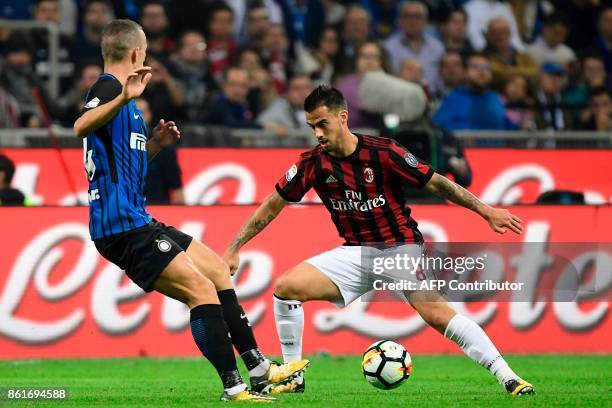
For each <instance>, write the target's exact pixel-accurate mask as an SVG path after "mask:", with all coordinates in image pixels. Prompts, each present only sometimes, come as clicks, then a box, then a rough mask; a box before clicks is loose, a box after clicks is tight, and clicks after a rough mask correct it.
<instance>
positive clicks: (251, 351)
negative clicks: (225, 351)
mask: <svg viewBox="0 0 612 408" xmlns="http://www.w3.org/2000/svg"><path fill="white" fill-rule="evenodd" d="M217 296H218V297H219V301H220V302H221V307H222V309H223V317H224V318H225V322H226V323H227V327H228V328H229V331H230V333H231V335H232V343H234V346H235V347H236V350H238V353H240V355H241V356H242V358H243V360H244V364H245V365H246V366H247V369H249V370H251V369H253V368H255V367H257V366H258V365H259V364H261V363H262V362H263V361H265V357H264V356H263V355H262V354H261V352H260V351H259V349H258V348H257V341H256V340H255V336H254V335H253V328H252V327H251V324H250V323H249V320H248V319H247V317H246V314H245V313H244V309H243V308H242V306H240V303H238V298H237V297H236V292H235V291H234V289H226V290H222V291H219V292H217Z"/></svg>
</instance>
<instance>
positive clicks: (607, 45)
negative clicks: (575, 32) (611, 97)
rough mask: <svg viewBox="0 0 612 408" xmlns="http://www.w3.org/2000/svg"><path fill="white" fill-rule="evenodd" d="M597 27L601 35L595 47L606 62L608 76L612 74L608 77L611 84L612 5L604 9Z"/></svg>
mask: <svg viewBox="0 0 612 408" xmlns="http://www.w3.org/2000/svg"><path fill="white" fill-rule="evenodd" d="M597 27H598V29H599V35H598V36H597V39H596V40H595V47H596V48H597V51H598V52H599V55H600V56H601V59H602V60H603V62H604V65H605V67H606V72H607V73H608V76H611V78H608V84H610V82H612V7H608V8H605V9H603V11H602V12H601V14H600V16H599V21H598V25H597Z"/></svg>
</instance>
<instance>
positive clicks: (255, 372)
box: [249, 359, 270, 377]
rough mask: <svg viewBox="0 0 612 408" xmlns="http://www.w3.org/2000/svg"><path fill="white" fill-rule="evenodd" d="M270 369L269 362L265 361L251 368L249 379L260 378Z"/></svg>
mask: <svg viewBox="0 0 612 408" xmlns="http://www.w3.org/2000/svg"><path fill="white" fill-rule="evenodd" d="M269 369H270V360H268V359H266V360H264V361H262V362H261V363H259V365H257V367H253V368H252V369H250V370H249V377H261V376H262V375H265V374H266V373H267V372H268V370H269Z"/></svg>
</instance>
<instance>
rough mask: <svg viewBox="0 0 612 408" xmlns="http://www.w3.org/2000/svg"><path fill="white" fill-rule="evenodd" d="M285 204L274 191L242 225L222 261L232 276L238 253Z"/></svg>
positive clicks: (236, 266)
mask: <svg viewBox="0 0 612 408" xmlns="http://www.w3.org/2000/svg"><path fill="white" fill-rule="evenodd" d="M286 205H287V202H286V201H285V200H284V199H283V198H282V197H281V196H280V195H279V194H278V193H277V192H276V191H275V192H274V193H272V194H271V195H270V196H269V197H268V198H266V200H265V201H264V202H263V204H261V205H260V206H259V208H258V209H257V210H255V213H253V215H251V217H249V219H248V220H247V221H246V222H245V223H244V225H243V226H242V228H241V229H240V232H238V235H236V238H234V240H233V241H232V242H231V243H230V245H229V247H228V248H227V250H226V251H225V254H224V255H223V259H224V260H225V262H227V264H228V266H229V267H230V271H231V273H232V274H234V272H235V271H236V269H237V268H238V264H239V261H240V260H239V257H238V251H239V250H240V248H242V247H243V246H244V245H245V244H246V243H247V242H249V241H250V240H251V239H252V238H253V237H255V236H256V235H257V234H259V233H260V232H261V231H263V230H264V228H266V227H267V226H268V224H270V223H271V222H272V220H274V219H275V218H276V216H277V215H278V214H279V213H280V212H281V210H282V209H283V208H284V207H285V206H286Z"/></svg>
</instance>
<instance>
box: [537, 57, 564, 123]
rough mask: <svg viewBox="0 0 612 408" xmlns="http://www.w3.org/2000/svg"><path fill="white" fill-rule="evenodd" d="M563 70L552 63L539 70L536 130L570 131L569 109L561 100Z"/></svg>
mask: <svg viewBox="0 0 612 408" xmlns="http://www.w3.org/2000/svg"><path fill="white" fill-rule="evenodd" d="M565 85H566V77H565V69H564V68H563V67H562V66H561V65H559V64H557V63H554V62H547V63H545V64H544V65H542V67H541V68H540V75H539V76H538V80H537V89H536V93H535V96H536V115H535V122H536V127H537V129H538V130H569V129H572V122H573V120H572V111H571V107H570V106H569V105H568V104H567V103H565V100H564V99H563V89H564V88H565Z"/></svg>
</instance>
